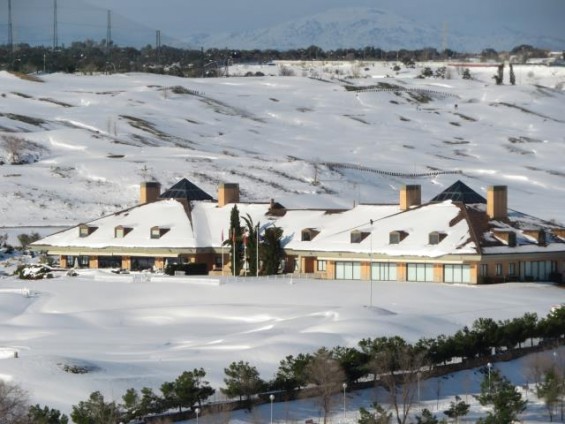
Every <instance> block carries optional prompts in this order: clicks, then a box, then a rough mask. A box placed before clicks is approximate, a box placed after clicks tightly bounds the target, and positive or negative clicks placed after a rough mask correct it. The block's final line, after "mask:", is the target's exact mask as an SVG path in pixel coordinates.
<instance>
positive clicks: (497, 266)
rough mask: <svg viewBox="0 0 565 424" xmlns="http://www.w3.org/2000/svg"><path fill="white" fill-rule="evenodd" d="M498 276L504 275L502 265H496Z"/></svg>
mask: <svg viewBox="0 0 565 424" xmlns="http://www.w3.org/2000/svg"><path fill="white" fill-rule="evenodd" d="M496 275H498V276H500V275H502V264H496Z"/></svg>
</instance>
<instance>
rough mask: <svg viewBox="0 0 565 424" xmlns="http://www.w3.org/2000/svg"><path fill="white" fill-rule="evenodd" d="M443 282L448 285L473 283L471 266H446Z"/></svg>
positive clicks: (444, 267)
mask: <svg viewBox="0 0 565 424" xmlns="http://www.w3.org/2000/svg"><path fill="white" fill-rule="evenodd" d="M443 281H444V282H446V283H463V284H469V283H470V282H471V266H470V265H447V264H446V265H444V266H443Z"/></svg>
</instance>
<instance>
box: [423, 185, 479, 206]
mask: <svg viewBox="0 0 565 424" xmlns="http://www.w3.org/2000/svg"><path fill="white" fill-rule="evenodd" d="M444 200H451V201H453V202H462V203H465V204H467V203H486V202H487V201H486V199H485V198H484V197H483V196H481V195H480V194H478V193H477V192H476V191H474V190H473V189H471V188H470V187H469V186H468V185H466V184H464V183H462V182H461V181H460V180H458V181H457V182H456V183H454V184H452V185H451V186H449V187H448V188H446V189H445V190H443V191H442V192H441V193H440V194H438V195H437V196H436V197H434V198H433V199H432V200H431V202H443V201H444Z"/></svg>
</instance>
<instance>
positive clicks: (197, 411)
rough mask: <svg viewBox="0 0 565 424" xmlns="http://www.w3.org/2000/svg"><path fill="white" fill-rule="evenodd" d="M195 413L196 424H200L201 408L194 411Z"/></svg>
mask: <svg viewBox="0 0 565 424" xmlns="http://www.w3.org/2000/svg"><path fill="white" fill-rule="evenodd" d="M194 413H195V414H196V424H198V415H200V408H196V409H195V410H194Z"/></svg>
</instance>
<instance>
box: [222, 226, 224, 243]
mask: <svg viewBox="0 0 565 424" xmlns="http://www.w3.org/2000/svg"><path fill="white" fill-rule="evenodd" d="M223 242H224V229H223V228H222V243H223Z"/></svg>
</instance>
